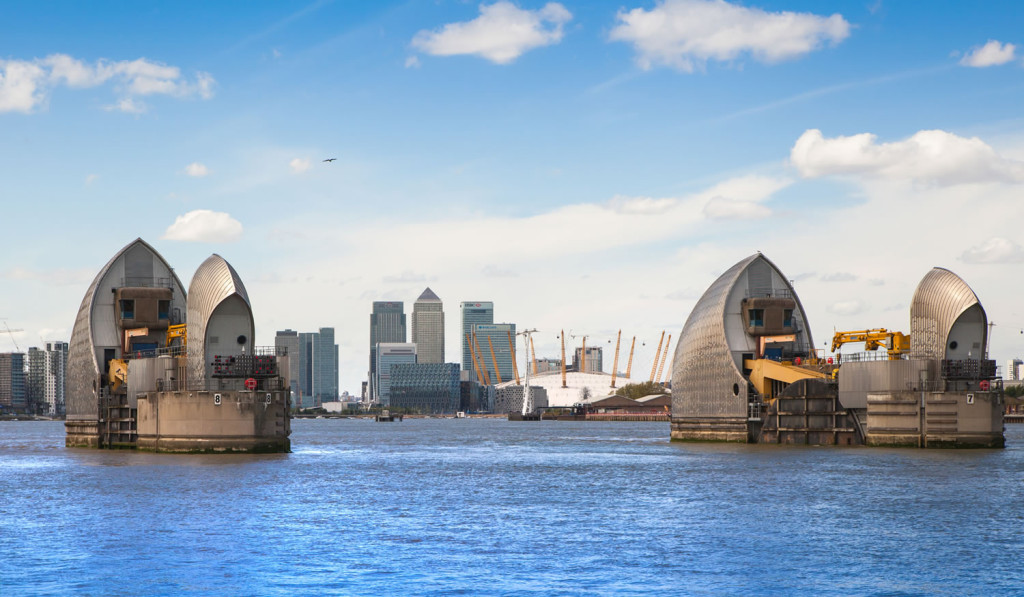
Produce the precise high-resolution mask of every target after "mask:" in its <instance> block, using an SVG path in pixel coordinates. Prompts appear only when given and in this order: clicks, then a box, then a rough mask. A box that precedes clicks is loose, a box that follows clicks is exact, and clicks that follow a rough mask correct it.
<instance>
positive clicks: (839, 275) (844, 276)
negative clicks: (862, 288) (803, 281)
mask: <svg viewBox="0 0 1024 597" xmlns="http://www.w3.org/2000/svg"><path fill="white" fill-rule="evenodd" d="M856 279H857V276H856V274H851V273H849V272H836V273H834V274H824V275H823V276H821V281H822V282H853V281H855V280H856Z"/></svg>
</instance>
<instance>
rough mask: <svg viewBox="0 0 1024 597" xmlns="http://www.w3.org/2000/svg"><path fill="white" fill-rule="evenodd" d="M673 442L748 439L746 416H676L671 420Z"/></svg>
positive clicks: (740, 441) (739, 441)
mask: <svg viewBox="0 0 1024 597" xmlns="http://www.w3.org/2000/svg"><path fill="white" fill-rule="evenodd" d="M671 423H672V427H671V429H672V430H671V438H672V441H674V442H683V441H695V442H738V443H747V442H749V441H750V430H749V426H748V421H747V418H746V417H685V418H683V417H678V418H673V419H672V420H671Z"/></svg>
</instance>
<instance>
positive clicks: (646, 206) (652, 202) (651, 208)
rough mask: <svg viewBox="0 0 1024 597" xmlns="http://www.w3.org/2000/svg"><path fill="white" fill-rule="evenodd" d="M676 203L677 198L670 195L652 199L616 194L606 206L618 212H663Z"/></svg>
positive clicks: (677, 201)
mask: <svg viewBox="0 0 1024 597" xmlns="http://www.w3.org/2000/svg"><path fill="white" fill-rule="evenodd" d="M678 203H679V200H678V199H674V198H671V197H668V198H662V199H654V198H651V197H626V196H624V195H616V196H614V197H612V199H611V200H610V201H609V202H608V207H610V208H611V209H612V210H614V211H616V212H618V213H620V214H663V213H665V212H667V211H668V210H670V209H672V208H673V207H675V206H676V205H677V204H678Z"/></svg>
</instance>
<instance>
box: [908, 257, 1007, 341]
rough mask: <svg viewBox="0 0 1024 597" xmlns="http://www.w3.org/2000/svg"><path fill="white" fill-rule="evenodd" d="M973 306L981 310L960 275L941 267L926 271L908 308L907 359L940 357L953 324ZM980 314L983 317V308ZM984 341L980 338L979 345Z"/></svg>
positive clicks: (972, 292)
mask: <svg viewBox="0 0 1024 597" xmlns="http://www.w3.org/2000/svg"><path fill="white" fill-rule="evenodd" d="M974 305H978V307H979V308H980V307H981V303H980V302H979V301H978V297H977V295H975V294H974V291H973V290H971V287H970V286H968V285H967V283H966V282H964V281H963V280H962V279H961V278H960V276H957V275H956V274H954V273H953V272H951V271H949V270H947V269H943V268H941V267H936V268H933V269H932V270H931V271H930V272H928V273H927V274H926V275H925V277H924V278H923V279H922V280H921V282H920V283H919V284H918V285H917V290H915V291H914V299H913V302H912V303H911V305H910V356H911V358H913V359H942V358H944V357H945V355H946V340H947V338H948V336H949V332H950V330H951V329H952V328H953V324H954V323H956V320H957V318H958V317H960V315H961V314H963V313H964V311H966V310H968V309H970V308H971V307H972V306H974ZM982 315H983V318H984V317H985V316H984V309H982ZM985 321H987V319H985ZM987 333H988V332H987V330H985V331H984V332H983V334H984V335H987ZM983 338H984V336H983ZM987 341H988V340H987V338H984V340H983V342H982V344H983V345H985V343H987Z"/></svg>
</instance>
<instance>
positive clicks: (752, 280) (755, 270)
mask: <svg viewBox="0 0 1024 597" xmlns="http://www.w3.org/2000/svg"><path fill="white" fill-rule="evenodd" d="M747 287H748V288H749V289H750V295H751V296H765V295H769V296H770V295H771V293H772V270H771V267H770V266H769V265H768V264H767V263H765V261H764V260H758V259H755V260H754V261H752V262H751V263H750V267H749V268H747Z"/></svg>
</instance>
